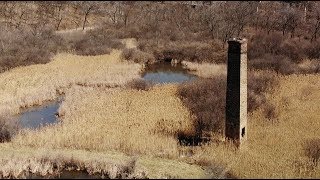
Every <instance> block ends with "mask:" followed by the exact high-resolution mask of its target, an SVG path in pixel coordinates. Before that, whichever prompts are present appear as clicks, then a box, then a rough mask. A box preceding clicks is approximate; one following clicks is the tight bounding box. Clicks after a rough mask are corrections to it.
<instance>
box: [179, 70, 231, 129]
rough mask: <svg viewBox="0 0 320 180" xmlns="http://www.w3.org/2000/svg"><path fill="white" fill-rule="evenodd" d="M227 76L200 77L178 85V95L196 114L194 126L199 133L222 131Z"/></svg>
mask: <svg viewBox="0 0 320 180" xmlns="http://www.w3.org/2000/svg"><path fill="white" fill-rule="evenodd" d="M225 94H226V77H225V76H218V77H215V78H213V79H198V80H195V81H192V82H186V83H183V84H181V85H179V87H178V96H179V97H180V98H181V100H182V102H183V103H184V105H185V106H186V107H188V108H189V109H190V111H191V113H192V114H194V115H195V116H196V118H195V119H194V126H195V127H196V130H197V132H198V133H202V131H215V132H219V133H222V131H223V129H222V128H223V127H224V120H225V97H226V96H225Z"/></svg>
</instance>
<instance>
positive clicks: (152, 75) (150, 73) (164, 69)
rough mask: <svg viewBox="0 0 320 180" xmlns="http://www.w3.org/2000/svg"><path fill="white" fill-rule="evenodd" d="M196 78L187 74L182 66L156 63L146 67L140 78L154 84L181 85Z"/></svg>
mask: <svg viewBox="0 0 320 180" xmlns="http://www.w3.org/2000/svg"><path fill="white" fill-rule="evenodd" d="M196 77H197V76H195V75H192V74H189V72H188V70H187V69H185V68H183V66H182V65H177V66H172V65H171V63H157V64H153V65H148V66H146V69H145V72H144V73H143V74H142V78H143V79H144V80H146V81H150V82H152V83H155V84H164V83H182V82H186V81H192V80H194V79H195V78H196Z"/></svg>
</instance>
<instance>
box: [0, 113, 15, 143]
mask: <svg viewBox="0 0 320 180" xmlns="http://www.w3.org/2000/svg"><path fill="white" fill-rule="evenodd" d="M18 129H19V125H18V123H17V121H16V120H12V119H7V118H5V117H0V143H3V142H9V141H10V140H11V138H12V137H13V135H14V134H16V133H17V132H18Z"/></svg>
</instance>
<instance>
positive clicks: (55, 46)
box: [0, 29, 64, 71]
mask: <svg viewBox="0 0 320 180" xmlns="http://www.w3.org/2000/svg"><path fill="white" fill-rule="evenodd" d="M0 42H1V44H2V46H0V52H1V56H0V71H4V70H7V69H10V68H14V67H17V66H26V65H31V64H44V63H47V62H49V61H50V59H51V57H52V55H54V54H55V53H57V52H58V51H61V50H63V44H64V41H63V39H62V38H61V37H60V36H58V35H55V34H54V32H53V31H52V30H44V31H41V32H38V33H36V34H34V33H32V32H31V31H30V30H28V29H24V30H11V31H10V30H6V31H5V30H3V32H2V36H1V37H0Z"/></svg>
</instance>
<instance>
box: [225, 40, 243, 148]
mask: <svg viewBox="0 0 320 180" xmlns="http://www.w3.org/2000/svg"><path fill="white" fill-rule="evenodd" d="M228 45H229V47H228V73H227V95H226V124H225V125H226V126H225V128H226V129H225V135H226V138H227V139H229V140H232V141H234V143H235V144H236V145H237V146H238V147H240V145H241V144H243V143H244V142H245V141H246V139H247V133H248V129H247V40H246V39H240V38H233V39H230V40H229V41H228Z"/></svg>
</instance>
